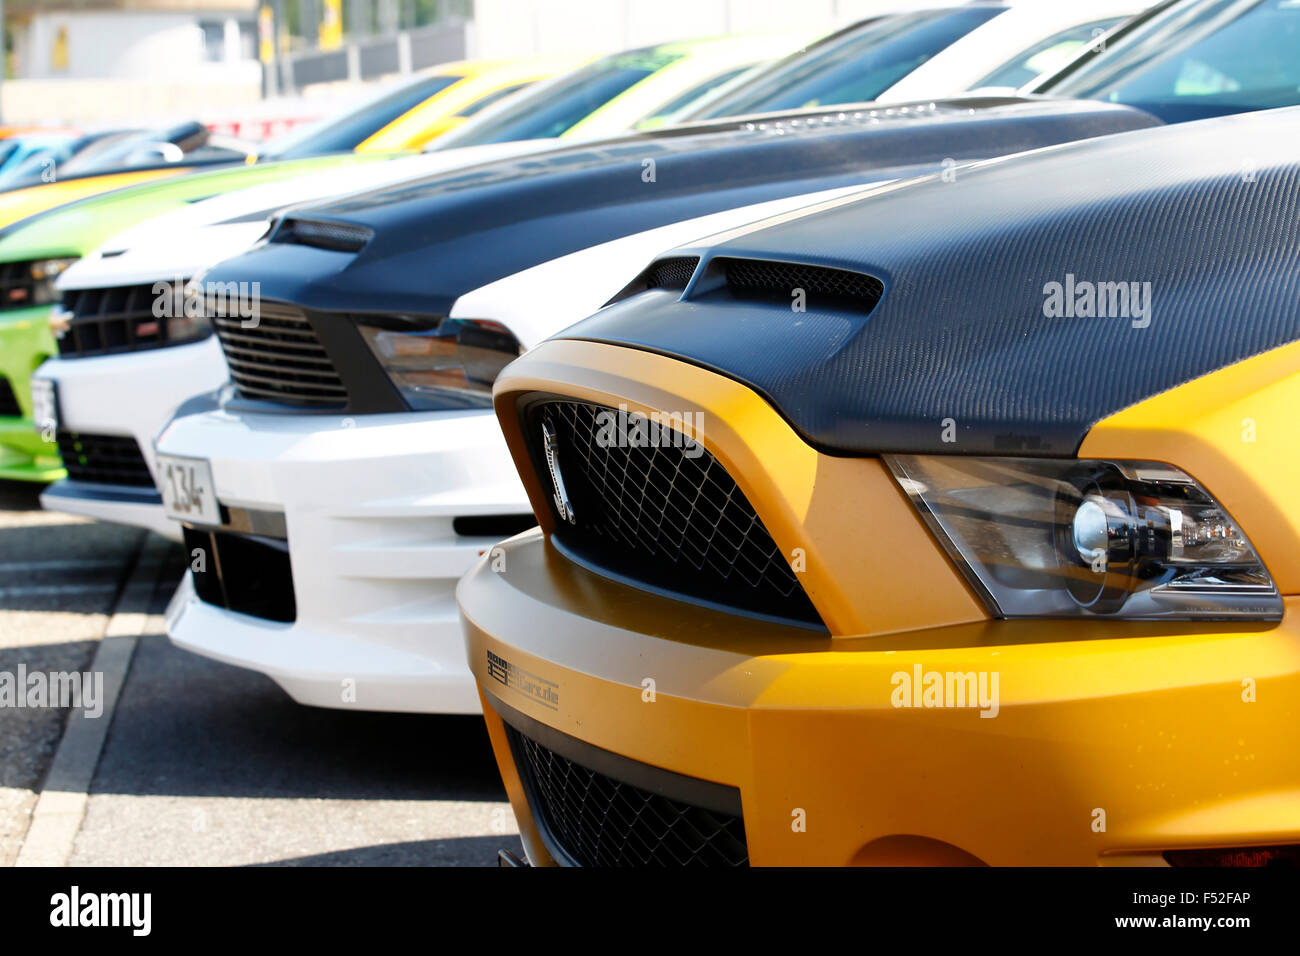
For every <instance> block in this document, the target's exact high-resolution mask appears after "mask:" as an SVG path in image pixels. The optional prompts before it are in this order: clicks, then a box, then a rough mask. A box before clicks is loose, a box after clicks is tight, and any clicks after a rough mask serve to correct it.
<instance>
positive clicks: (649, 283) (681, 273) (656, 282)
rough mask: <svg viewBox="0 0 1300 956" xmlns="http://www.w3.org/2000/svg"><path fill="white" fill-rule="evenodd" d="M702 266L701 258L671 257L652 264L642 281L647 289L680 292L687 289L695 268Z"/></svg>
mask: <svg viewBox="0 0 1300 956" xmlns="http://www.w3.org/2000/svg"><path fill="white" fill-rule="evenodd" d="M699 264H700V257H699V256H670V257H668V258H667V259H659V260H657V261H656V262H652V263H650V268H648V269H646V271H645V273H644V275H643V276H642V280H643V281H644V282H645V287H646V288H647V289H673V290H676V291H678V292H680V291H682V290H683V289H685V288H686V286H687V285H688V284H689V283H690V281H691V276H692V275H694V274H695V267H696V266H698V265H699Z"/></svg>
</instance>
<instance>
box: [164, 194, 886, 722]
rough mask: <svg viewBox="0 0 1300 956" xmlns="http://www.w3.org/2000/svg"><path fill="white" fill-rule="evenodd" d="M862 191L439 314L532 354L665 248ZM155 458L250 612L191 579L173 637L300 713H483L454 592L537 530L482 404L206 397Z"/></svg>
mask: <svg viewBox="0 0 1300 956" xmlns="http://www.w3.org/2000/svg"><path fill="white" fill-rule="evenodd" d="M876 185H879V183H877V184H876ZM866 188H870V187H866V186H863V185H856V186H849V187H841V188H836V189H830V190H823V191H820V192H817V193H813V194H807V195H802V196H792V197H787V198H784V199H778V200H772V201H769V202H764V203H759V204H755V205H751V206H746V207H741V208H737V209H730V210H727V211H724V212H719V213H713V214H710V215H707V216H701V217H698V218H695V219H690V220H686V221H683V222H678V223H674V224H672V225H668V226H662V227H659V228H656V229H651V230H648V231H646V232H642V233H637V234H633V235H630V236H626V237H623V238H620V239H615V240H613V241H610V242H606V243H602V244H600V245H596V246H592V247H589V248H587V249H584V250H581V251H579V252H574V253H570V254H569V255H566V256H562V257H560V258H556V259H552V260H550V261H548V262H545V263H542V264H541V265H537V266H534V267H532V268H529V269H526V270H523V271H521V272H518V273H515V274H513V275H510V276H507V277H505V278H502V279H498V280H496V281H494V282H491V283H488V284H487V285H484V286H481V287H480V288H478V289H475V290H473V291H472V292H468V293H466V294H464V295H462V296H460V297H459V298H458V299H457V300H456V302H455V304H454V305H453V307H452V308H451V310H450V313H449V316H448V318H449V319H452V320H455V319H465V320H473V321H476V322H482V321H484V320H485V317H490V322H491V323H492V324H493V325H497V326H500V327H504V328H506V329H509V331H510V333H512V334H513V335H514V337H515V339H517V340H518V342H519V345H520V346H521V348H523V349H527V348H530V347H531V346H533V345H535V344H537V343H538V342H540V341H542V340H543V339H546V338H548V337H549V336H551V335H553V334H554V333H556V332H558V331H560V330H561V329H564V328H566V327H568V326H569V325H572V324H573V323H574V322H577V321H578V320H580V319H583V318H586V317H587V316H588V315H590V314H592V313H593V312H595V311H597V310H598V309H600V307H601V306H603V305H604V304H605V303H606V302H608V300H609V299H611V298H612V297H614V296H615V295H616V294H617V293H618V292H620V291H621V290H622V288H623V287H624V286H625V285H626V284H627V282H628V279H629V278H630V277H632V276H634V275H636V273H637V272H638V270H640V269H642V268H643V267H644V266H645V265H646V264H647V263H648V262H650V261H651V260H652V259H653V258H654V257H655V255H656V254H657V253H660V252H662V251H663V250H664V249H669V248H672V247H673V246H676V245H680V244H682V243H685V242H688V241H691V240H694V239H697V238H699V237H700V236H705V235H710V234H712V233H715V232H718V231H720V230H725V229H730V228H735V227H739V226H741V225H745V224H747V223H750V222H752V221H754V220H756V219H761V218H765V217H767V216H771V215H777V214H779V213H782V212H786V211H790V210H794V209H799V208H803V207H805V206H807V205H809V204H810V203H815V202H818V201H822V200H827V199H832V198H836V197H839V196H842V195H845V194H848V193H851V192H860V191H863V190H864V189H866ZM205 405H206V406H207V407H206V408H205V407H204V406H205ZM157 453H158V455H159V456H161V457H162V458H163V459H164V461H169V462H172V461H174V462H176V463H177V464H178V465H181V466H182V467H183V466H184V465H185V464H186V463H192V462H202V465H201V470H202V472H203V476H202V477H201V478H200V483H201V484H203V485H204V486H205V491H206V494H205V496H204V497H205V499H206V500H207V501H209V502H212V503H213V505H214V507H216V508H219V509H220V512H221V514H220V515H218V514H213V515H206V516H205V515H201V514H196V513H194V512H192V511H190V510H189V509H188V508H187V507H185V505H186V504H188V503H185V502H183V503H181V505H180V506H179V507H180V511H179V512H177V511H176V506H173V517H175V518H178V519H181V520H187V521H190V522H196V521H197V522H198V523H199V524H202V525H206V526H208V527H212V528H214V529H215V527H216V526H220V527H221V528H222V530H211V531H209V530H206V529H196V530H191V531H190V532H189V533H188V534H187V536H186V548H187V549H189V550H191V553H192V554H198V560H200V561H203V562H210V561H213V560H214V559H215V560H216V561H219V562H227V561H230V560H237V561H238V563H239V568H238V571H237V572H235V571H233V570H232V571H231V572H230V573H228V574H223V575H220V577H219V583H218V584H217V586H218V587H220V588H221V589H223V590H225V589H229V590H230V591H231V592H233V591H234V590H235V589H237V588H238V589H239V590H240V591H241V594H240V595H239V596H238V597H236V596H235V595H234V594H233V593H232V594H228V595H226V597H227V599H228V600H230V601H231V602H232V603H239V604H240V605H241V606H243V607H244V608H246V609H249V610H250V611H251V609H252V608H254V607H256V609H257V610H256V611H255V612H250V613H231V612H230V611H229V610H227V609H226V608H225V607H222V606H220V604H219V603H217V602H215V601H213V600H212V597H213V596H212V595H208V599H206V600H205V599H204V597H203V596H201V595H200V594H199V593H198V589H197V587H196V583H195V576H194V575H192V574H187V575H186V576H185V578H184V579H183V580H182V582H181V585H180V587H179V588H178V589H177V592H176V594H175V596H174V597H173V598H172V601H171V604H170V605H169V606H168V609H167V615H166V617H167V633H168V635H169V636H170V637H171V639H172V641H173V642H174V643H175V644H177V645H178V646H180V647H183V648H185V649H187V650H190V651H194V652H195V653H198V654H202V655H204V656H206V657H211V658H214V659H216V660H219V661H224V662H225V663H228V664H235V665H237V666H240V667H245V668H249V669H251V670H255V671H260V672H261V673H263V674H266V675H268V676H269V677H271V678H272V679H273V680H274V681H275V682H276V683H278V684H279V685H280V686H281V687H282V688H283V689H284V690H285V691H286V692H287V693H288V694H289V695H290V696H291V697H292V698H293V699H294V700H296V701H298V702H299V703H301V704H309V705H313V706H317V707H355V708H358V709H364V710H382V711H409V712H425V713H428V712H435V713H478V712H479V710H480V702H479V698H478V692H477V690H476V689H475V685H474V680H473V678H472V676H471V674H470V671H469V668H468V666H467V665H466V662H465V654H464V648H463V646H462V643H461V637H460V623H459V617H458V612H457V610H456V600H455V589H456V584H457V583H458V581H459V580H460V578H461V576H462V575H463V574H464V573H465V572H466V571H468V570H469V568H470V567H471V566H472V565H473V563H474V562H475V561H476V560H478V558H480V557H481V556H482V555H483V554H484V553H485V552H487V551H488V550H489V549H491V548H492V546H493V545H495V544H496V543H497V542H499V541H500V540H502V539H503V538H506V537H509V536H511V535H513V534H515V533H517V532H519V531H523V530H526V529H527V528H529V527H532V525H533V524H534V523H535V521H534V519H533V515H532V511H531V509H530V507H529V504H528V499H527V495H526V494H525V492H524V488H523V485H522V484H521V483H520V481H519V478H518V474H517V472H516V471H515V470H514V469H513V468H512V467H511V459H510V453H509V451H508V450H507V449H506V444H505V440H504V439H503V438H502V436H501V432H500V429H499V428H498V427H497V425H496V420H495V417H494V416H493V414H492V411H491V410H490V409H483V408H471V409H466V410H465V411H463V412H445V411H444V412H429V413H410V412H408V413H403V414H367V415H358V416H355V417H340V416H337V415H327V414H318V415H275V414H264V413H259V412H249V413H243V412H236V411H231V410H229V409H226V408H222V407H219V403H218V401H217V400H216V396H208V397H203V398H198V399H195V400H194V401H193V402H191V403H190V404H189V405H188V406H186V407H184V408H182V409H180V410H179V411H178V413H177V415H176V417H175V418H174V419H173V420H172V421H171V422H170V424H168V425H167V426H166V427H165V428H164V429H163V431H162V433H161V434H160V435H159V436H158V439H157ZM189 480H191V479H190V478H189V477H187V478H186V481H189ZM216 502H220V504H219V505H216ZM223 519H224V520H223ZM175 523H176V524H177V525H178V526H179V524H180V521H179V520H178V521H176V522H175ZM232 531H233V532H239V533H230V532H232ZM212 536H218V537H219V538H220V541H219V542H218V541H213V540H212ZM290 541H292V570H291V571H290V554H289V542H290ZM200 552H201V553H200ZM232 555H233V556H235V557H233V558H232ZM207 570H209V571H211V570H213V569H212V568H210V567H209V568H208V569H207ZM205 577H207V578H208V579H210V580H211V579H213V578H216V577H217V576H216V575H212V574H208V575H205ZM286 590H287V592H288V593H286ZM282 612H284V613H282Z"/></svg>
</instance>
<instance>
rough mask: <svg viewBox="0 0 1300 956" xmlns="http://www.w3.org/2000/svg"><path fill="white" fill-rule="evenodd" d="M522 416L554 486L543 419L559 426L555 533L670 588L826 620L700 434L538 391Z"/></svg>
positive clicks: (801, 619)
mask: <svg viewBox="0 0 1300 956" xmlns="http://www.w3.org/2000/svg"><path fill="white" fill-rule="evenodd" d="M679 417H680V416H679ZM527 419H528V420H529V421H528V424H527V426H526V427H527V429H528V432H527V433H528V434H529V435H530V437H531V438H532V439H533V449H534V450H533V454H534V460H535V466H536V468H537V473H538V476H539V479H540V481H541V482H542V485H543V487H544V488H545V489H546V491H547V492H548V494H550V493H552V492H554V491H555V490H556V489H555V488H554V486H553V481H552V478H551V474H550V465H549V464H548V461H547V457H546V450H545V438H544V432H545V430H546V429H550V430H551V433H552V435H553V438H554V444H555V448H554V452H555V463H556V466H557V469H558V472H559V475H560V480H561V482H562V483H563V484H564V486H565V491H566V492H567V495H568V499H569V503H570V504H571V505H572V509H571V517H572V520H567V519H566V518H564V517H562V516H560V514H559V508H558V507H557V506H556V505H555V502H554V500H552V508H553V509H554V510H555V514H556V521H555V526H556V530H555V532H554V534H553V535H552V540H553V541H555V542H556V543H557V544H558V545H559V546H560V548H561V550H563V551H565V552H566V553H568V554H569V556H570V557H573V558H575V559H576V560H578V561H579V562H581V563H583V564H585V565H588V566H590V567H591V568H592V569H593V570H596V571H602V572H606V573H607V574H609V575H610V576H612V577H615V578H617V579H620V580H623V581H624V582H626V583H630V584H634V585H640V586H643V587H648V588H650V589H653V590H656V591H661V592H667V593H669V594H671V595H672V596H675V597H683V598H687V599H691V600H695V601H697V602H700V603H705V604H709V605H717V606H721V607H723V608H726V609H728V610H739V611H744V612H748V613H752V614H759V615H763V616H765V617H774V618H779V619H782V620H786V621H793V622H798V623H802V624H810V625H814V626H817V627H821V626H822V621H821V618H820V616H819V615H818V614H817V611H816V609H815V608H814V607H813V605H812V602H811V601H809V600H808V596H807V594H805V593H804V590H803V587H802V586H801V585H800V583H799V580H798V578H797V577H796V576H795V573H794V571H793V570H792V569H791V566H790V562H789V561H788V560H787V559H786V556H785V555H784V554H783V553H782V552H781V549H780V548H779V547H778V546H777V544H776V542H775V541H774V540H773V539H772V535H771V534H770V533H769V532H768V530H767V528H766V527H765V526H764V524H763V522H762V520H761V519H760V518H759V516H758V514H757V512H756V511H755V510H754V506H753V505H752V504H750V502H749V499H748V498H746V497H745V494H744V492H743V491H741V490H740V487H739V486H738V485H737V484H736V482H735V480H734V479H733V478H732V477H731V475H729V474H728V473H727V470H726V469H725V468H724V467H723V466H722V463H721V462H719V461H718V460H717V459H716V458H715V457H714V456H713V455H712V454H710V453H709V452H708V450H707V449H705V448H704V446H703V445H702V444H699V443H695V442H689V443H688V442H686V441H684V440H681V439H680V438H679V437H678V435H679V434H680V432H679V433H678V435H670V434H669V432H668V431H667V430H660V431H658V432H657V433H656V432H654V431H650V432H649V433H648V435H649V437H648V440H644V441H643V440H642V439H641V438H640V437H638V431H637V429H638V424H637V423H636V422H635V421H634V420H633V419H631V418H629V417H627V416H626V415H625V414H624V413H621V412H620V411H619V410H617V409H612V408H606V407H604V406H601V405H593V404H589V403H586V402H573V401H548V400H541V401H538V402H537V403H536V404H533V405H532V406H530V408H529V411H528V413H527ZM649 425H650V423H649V421H648V420H646V419H642V420H641V423H640V427H641V428H642V429H643V430H642V431H641V432H640V433H639V434H640V435H647V432H646V431H644V429H646V428H648V427H649ZM656 434H657V435H658V437H657V438H656V437H655V435H656ZM665 435H667V436H668V437H667V438H665V437H664V436H665ZM611 437H612V440H611Z"/></svg>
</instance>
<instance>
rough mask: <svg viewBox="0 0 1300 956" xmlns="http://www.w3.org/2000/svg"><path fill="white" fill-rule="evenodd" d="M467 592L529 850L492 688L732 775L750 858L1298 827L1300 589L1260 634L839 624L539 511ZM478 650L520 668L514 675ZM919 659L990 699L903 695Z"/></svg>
mask: <svg viewBox="0 0 1300 956" xmlns="http://www.w3.org/2000/svg"><path fill="white" fill-rule="evenodd" d="M494 567H495V570H494ZM459 597H460V601H461V607H462V610H463V612H464V615H465V617H466V625H465V628H466V636H467V644H468V652H469V659H470V663H471V666H472V667H473V669H474V672H475V674H476V676H477V679H478V682H479V686H480V689H481V691H482V692H483V694H484V698H485V704H486V705H487V706H486V707H485V712H486V714H487V720H488V726H489V729H490V731H491V736H492V740H493V746H494V748H495V751H496V755H497V760H498V762H499V764H500V766H501V769H502V773H503V776H504V778H505V780H506V785H507V789H508V790H509V793H510V798H511V801H512V804H513V805H514V809H515V813H516V815H517V816H518V818H519V821H520V829H521V832H522V833H523V835H524V842H525V846H526V848H527V850H528V853H529V856H530V858H531V859H532V860H533V861H534V862H536V863H546V862H552V859H551V856H550V854H549V853H548V852H547V851H546V848H545V846H544V845H543V841H542V839H541V838H540V835H539V833H538V830H537V825H536V820H535V818H534V816H533V813H532V810H531V809H530V808H529V806H528V805H527V802H526V801H525V799H524V795H523V794H524V791H523V788H522V786H521V783H520V779H519V774H518V770H517V768H516V767H515V763H514V759H513V757H512V755H511V753H510V750H509V747H508V746H507V745H506V740H505V735H504V732H503V726H502V721H501V716H500V714H499V713H498V711H499V710H502V708H498V707H497V706H495V705H496V704H497V703H498V702H500V703H504V704H505V705H506V708H505V712H506V713H509V712H511V711H514V712H517V713H520V714H523V715H525V717H527V718H532V719H534V720H537V721H540V722H541V723H542V724H545V725H547V726H548V727H551V728H554V729H555V730H557V731H559V732H561V733H563V734H566V735H568V736H570V737H573V738H576V739H578V740H579V741H583V742H585V743H587V744H590V745H593V746H595V747H597V748H601V749H603V750H607V751H612V752H614V753H615V754H618V755H622V756H623V757H627V758H630V759H632V760H635V761H637V762H639V763H643V764H649V765H652V766H654V767H659V768H663V769H666V770H669V771H673V772H675V773H678V774H683V775H686V776H689V777H696V778H700V779H703V780H707V781H713V782H715V783H719V784H724V785H727V786H731V787H735V788H737V789H738V790H739V791H740V795H741V802H742V805H743V816H744V826H745V831H746V835H747V839H748V845H749V855H750V861H751V863H753V864H755V865H762V864H767V865H844V864H852V863H899V862H903V863H960V862H972V861H982V862H986V863H990V864H1004V865H1005V864H1012V865H1014V864H1073V865H1096V864H1106V863H1157V864H1158V863H1161V862H1162V859H1161V857H1160V851H1162V850H1165V849H1172V848H1186V847H1205V846H1231V845H1243V844H1271V843H1288V842H1296V841H1300V748H1297V747H1296V745H1295V735H1296V727H1297V721H1298V719H1300V707H1298V706H1297V703H1296V702H1297V701H1300V640H1298V638H1300V634H1297V627H1296V625H1295V620H1296V618H1295V611H1296V610H1297V607H1296V603H1295V601H1288V602H1287V615H1286V620H1285V622H1284V623H1283V624H1282V625H1280V626H1276V625H1275V626H1268V627H1257V628H1248V627H1241V626H1231V627H1230V626H1228V625H1222V624H1220V625H1189V624H1187V623H1176V622H1172V623H1161V624H1154V623H1132V624H1124V625H1120V626H1118V627H1117V626H1116V625H1115V624H1113V623H1111V624H1106V625H1098V624H1093V623H1088V622H1074V621H1069V622H1067V621H1016V622H1011V621H990V622H987V623H982V624H969V625H958V626H953V627H947V628H940V629H934V630H926V631H918V632H911V633H908V634H899V635H894V636H886V637H878V638H871V639H862V640H854V639H847V640H846V639H844V638H830V637H826V636H820V635H817V634H812V633H809V632H807V631H804V630H801V629H798V628H792V627H783V626H780V625H776V624H768V623H764V622H758V621H754V620H750V619H746V618H743V617H739V616H736V615H731V614H726V613H723V612H718V611H713V610H709V609H706V608H701V607H695V606H692V605H686V604H683V603H681V602H677V601H673V600H670V599H667V598H660V597H657V596H654V595H650V594H647V593H645V592H641V591H638V590H635V589H632V588H629V587H626V586H624V585H621V584H618V583H615V582H612V581H609V580H607V579H605V578H603V577H601V576H599V575H596V574H594V573H591V572H589V571H587V570H584V569H583V568H581V567H579V566H578V565H576V564H574V563H573V562H571V561H569V560H568V559H567V558H565V557H564V556H563V555H561V554H560V553H559V552H558V551H556V550H555V549H554V548H553V547H552V546H551V545H549V544H548V543H547V542H546V540H545V539H544V538H543V537H542V535H541V533H540V532H537V531H534V532H529V533H527V534H525V535H522V536H520V537H518V538H515V539H513V540H512V541H511V542H509V543H507V544H506V545H505V546H504V549H503V551H502V552H499V553H497V554H496V555H495V557H494V558H493V557H489V558H487V559H485V561H484V563H482V564H480V565H479V566H478V567H477V568H476V569H475V570H474V571H473V572H471V573H470V574H469V575H468V576H467V577H466V578H465V579H464V580H463V582H462V584H461V586H460V591H459ZM1103 627H1104V631H1105V635H1106V636H1104V637H1103V636H1102V629H1103ZM489 654H491V655H495V657H496V658H497V659H498V661H505V662H508V664H509V666H510V667H511V668H512V669H514V670H515V672H517V673H519V674H523V675H526V677H525V678H524V679H522V680H511V681H510V682H509V683H503V682H502V680H501V679H500V676H501V666H500V664H499V663H498V664H497V665H496V666H495V667H494V668H492V669H491V670H490V669H489V666H488V665H489ZM917 667H920V668H921V670H922V672H932V671H938V672H944V673H946V672H950V671H951V672H971V671H974V672H977V673H979V672H985V673H988V674H996V675H997V687H998V700H997V712H996V716H990V717H984V716H981V713H982V712H981V710H980V709H979V708H978V707H965V708H960V707H953V708H939V707H936V708H926V707H925V706H922V707H900V706H895V704H896V703H897V702H898V701H897V695H896V694H895V691H896V689H897V687H898V683H897V682H896V681H895V678H894V675H895V674H898V673H907V674H909V675H911V674H913V673H914V672H915V669H916V668H917ZM650 681H652V682H653V683H648V682H650ZM546 688H551V689H552V692H551V694H545V693H543V692H542V691H544V690H545V689H546ZM651 691H653V693H651ZM552 697H553V699H550V698H552ZM983 712H984V713H991V709H985V710H984V711H983Z"/></svg>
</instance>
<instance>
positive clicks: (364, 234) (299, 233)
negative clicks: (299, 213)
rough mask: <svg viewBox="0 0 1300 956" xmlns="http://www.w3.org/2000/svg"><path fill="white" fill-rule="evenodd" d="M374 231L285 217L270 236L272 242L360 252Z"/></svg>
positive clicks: (333, 250)
mask: <svg viewBox="0 0 1300 956" xmlns="http://www.w3.org/2000/svg"><path fill="white" fill-rule="evenodd" d="M373 235H374V233H373V232H372V231H371V230H369V229H367V228H365V227H364V226H353V225H349V224H348V223H343V222H319V221H316V220H313V219H286V220H284V222H282V223H281V224H280V228H279V229H277V230H276V231H275V235H274V236H273V237H272V238H271V241H272V242H289V243H296V244H297V245H300V246H312V247H314V248H316V249H329V250H330V251H332V252H360V251H361V250H362V249H363V248H364V247H365V244H366V243H367V242H369V241H370V239H371V237H372V236H373Z"/></svg>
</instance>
